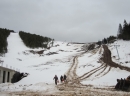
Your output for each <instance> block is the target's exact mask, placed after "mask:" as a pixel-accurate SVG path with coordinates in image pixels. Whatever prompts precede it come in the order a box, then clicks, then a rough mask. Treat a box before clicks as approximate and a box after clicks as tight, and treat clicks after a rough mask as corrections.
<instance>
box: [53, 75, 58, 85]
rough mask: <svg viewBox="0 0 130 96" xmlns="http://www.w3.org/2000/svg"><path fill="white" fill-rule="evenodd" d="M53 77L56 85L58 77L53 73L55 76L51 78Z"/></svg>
mask: <svg viewBox="0 0 130 96" xmlns="http://www.w3.org/2000/svg"><path fill="white" fill-rule="evenodd" d="M54 79H55V84H56V85H57V82H58V77H57V75H55V77H54V78H53V80H54Z"/></svg>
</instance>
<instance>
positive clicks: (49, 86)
mask: <svg viewBox="0 0 130 96" xmlns="http://www.w3.org/2000/svg"><path fill="white" fill-rule="evenodd" d="M7 40H8V53H7V54H5V57H0V59H2V60H3V61H4V63H3V66H4V67H8V68H13V69H15V70H17V71H20V72H27V73H29V75H28V76H27V77H25V78H23V79H22V80H20V81H19V82H17V83H14V84H11V83H2V84H0V92H1V93H0V94H3V96H4V93H8V92H18V91H24V90H26V91H44V92H50V93H51V92H52V93H53V92H56V91H58V90H57V88H56V87H55V84H54V80H53V77H54V76H55V75H57V76H58V77H60V76H61V75H64V74H66V72H67V71H68V69H69V68H70V66H71V65H72V62H73V57H74V56H76V54H80V53H82V52H83V51H82V50H81V48H82V46H83V44H71V43H68V42H60V41H54V46H53V47H52V48H50V50H46V49H42V48H37V49H31V48H27V47H26V46H25V45H24V43H23V42H22V40H21V39H20V37H19V34H18V33H11V34H10V36H9V37H8V39H7ZM114 44H117V45H119V47H118V51H119V54H120V59H119V62H122V65H124V66H129V67H130V50H128V48H129V46H130V41H122V40H119V41H117V42H115V43H114ZM114 44H111V45H109V49H110V50H111V52H112V57H113V56H115V58H113V61H115V62H118V60H117V53H116V49H115V47H114V46H113V45H114ZM29 50H45V51H44V53H43V54H42V55H39V54H32V53H30V52H29ZM100 51H101V53H100ZM49 52H56V53H58V54H53V55H47V53H49ZM102 53H103V49H96V50H95V53H94V52H92V51H89V52H87V53H85V54H83V55H80V56H79V57H78V66H77V71H76V73H77V75H78V76H82V75H83V74H85V73H87V72H89V71H91V70H92V69H94V68H97V67H100V66H101V65H102V63H101V62H99V58H100V57H101V55H102ZM126 61H128V63H125V62H126ZM109 70H110V71H109ZM128 75H130V74H129V72H127V71H124V70H120V69H118V68H110V67H109V66H107V67H106V66H105V64H104V65H102V68H101V69H100V70H99V69H98V71H97V72H94V73H93V75H92V76H91V77H90V78H87V79H84V80H82V82H81V83H82V84H90V85H95V86H99V87H100V86H115V84H116V82H117V81H116V79H117V78H119V79H120V78H126V77H127V76H128ZM86 76H87V75H86ZM58 84H60V83H58ZM3 92H4V93H3ZM1 96H2V95H1Z"/></svg>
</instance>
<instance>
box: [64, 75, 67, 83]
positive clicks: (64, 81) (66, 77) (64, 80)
mask: <svg viewBox="0 0 130 96" xmlns="http://www.w3.org/2000/svg"><path fill="white" fill-rule="evenodd" d="M66 78H67V76H66V75H65V74H64V82H66Z"/></svg>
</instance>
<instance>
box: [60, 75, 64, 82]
mask: <svg viewBox="0 0 130 96" xmlns="http://www.w3.org/2000/svg"><path fill="white" fill-rule="evenodd" d="M60 81H61V83H62V82H63V81H64V79H63V76H62V75H61V76H60Z"/></svg>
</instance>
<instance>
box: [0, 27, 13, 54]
mask: <svg viewBox="0 0 130 96" xmlns="http://www.w3.org/2000/svg"><path fill="white" fill-rule="evenodd" d="M10 32H14V31H13V30H9V29H6V28H0V56H2V54H5V53H7V52H8V50H7V46H8V42H7V37H8V36H9V35H10Z"/></svg>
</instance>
